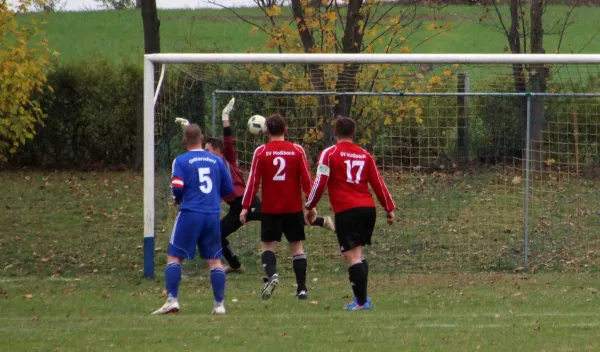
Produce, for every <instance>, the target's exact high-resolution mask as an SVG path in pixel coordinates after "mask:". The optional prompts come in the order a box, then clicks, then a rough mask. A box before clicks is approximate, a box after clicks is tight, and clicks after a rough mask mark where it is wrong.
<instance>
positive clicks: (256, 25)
mask: <svg viewBox="0 0 600 352" xmlns="http://www.w3.org/2000/svg"><path fill="white" fill-rule="evenodd" d="M206 2H208V3H209V4H211V5H215V6H219V7H220V8H222V9H226V10H228V11H229V12H231V13H233V14H234V15H235V17H237V18H239V19H240V20H242V21H244V22H246V23H248V24H249V25H251V26H253V27H256V28H258V29H259V30H261V31H263V32H265V33H267V34H268V35H271V32H269V31H268V30H266V29H265V28H264V27H263V26H261V25H258V24H256V23H254V22H252V21H250V20H248V19H246V18H245V17H243V16H242V15H240V14H239V13H237V12H236V11H234V10H233V9H232V8H230V7H227V6H224V5H221V4H219V3H217V2H215V1H213V0H206Z"/></svg>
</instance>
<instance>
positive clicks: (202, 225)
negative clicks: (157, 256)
mask: <svg viewBox="0 0 600 352" xmlns="http://www.w3.org/2000/svg"><path fill="white" fill-rule="evenodd" d="M219 215H220V214H205V213H196V212H190V211H180V212H179V214H178V215H177V219H175V225H173V232H171V240H170V241H169V250H168V254H169V255H170V256H173V257H178V258H187V259H190V260H191V259H194V255H195V254H196V246H198V250H199V251H200V258H202V259H220V258H221V257H222V256H223V247H222V246H221V222H220V219H219Z"/></svg>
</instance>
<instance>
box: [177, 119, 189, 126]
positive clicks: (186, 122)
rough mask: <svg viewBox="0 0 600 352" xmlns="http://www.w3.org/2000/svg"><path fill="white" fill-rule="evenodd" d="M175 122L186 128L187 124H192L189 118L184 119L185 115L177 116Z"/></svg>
mask: <svg viewBox="0 0 600 352" xmlns="http://www.w3.org/2000/svg"><path fill="white" fill-rule="evenodd" d="M175 123H178V124H180V125H181V127H182V128H185V127H186V126H189V124H190V122H189V121H188V120H187V119H184V118H183V117H176V118H175Z"/></svg>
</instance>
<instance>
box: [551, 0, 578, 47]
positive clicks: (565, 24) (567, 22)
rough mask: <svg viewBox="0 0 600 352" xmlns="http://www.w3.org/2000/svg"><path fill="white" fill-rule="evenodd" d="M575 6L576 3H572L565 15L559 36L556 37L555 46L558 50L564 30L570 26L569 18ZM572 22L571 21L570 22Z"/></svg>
mask: <svg viewBox="0 0 600 352" xmlns="http://www.w3.org/2000/svg"><path fill="white" fill-rule="evenodd" d="M575 6H576V4H573V5H572V6H571V7H570V8H569V10H568V11H567V15H566V16H565V22H564V24H563V27H562V29H561V31H560V38H559V39H558V46H557V48H556V50H557V51H560V46H561V45H562V41H563V37H564V35H565V32H566V31H567V28H568V27H569V26H570V24H569V18H570V17H571V15H572V14H573V11H575ZM571 23H573V22H571Z"/></svg>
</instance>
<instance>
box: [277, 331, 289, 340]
mask: <svg viewBox="0 0 600 352" xmlns="http://www.w3.org/2000/svg"><path fill="white" fill-rule="evenodd" d="M277 335H279V336H281V337H283V338H284V339H289V338H290V337H291V336H290V335H288V334H287V333H285V332H278V333H277Z"/></svg>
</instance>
